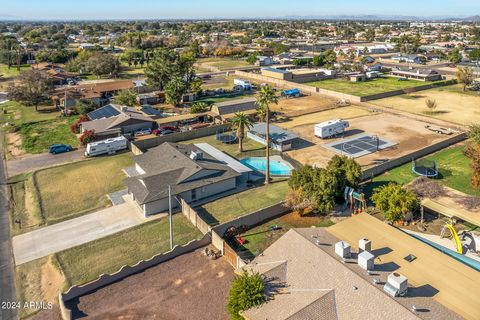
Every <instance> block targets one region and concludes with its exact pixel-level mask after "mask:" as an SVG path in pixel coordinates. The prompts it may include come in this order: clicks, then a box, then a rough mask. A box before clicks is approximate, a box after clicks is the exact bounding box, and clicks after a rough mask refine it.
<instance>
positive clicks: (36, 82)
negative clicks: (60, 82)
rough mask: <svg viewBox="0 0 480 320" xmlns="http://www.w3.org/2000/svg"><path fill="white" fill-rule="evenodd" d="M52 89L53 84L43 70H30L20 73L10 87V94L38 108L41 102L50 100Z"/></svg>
mask: <svg viewBox="0 0 480 320" xmlns="http://www.w3.org/2000/svg"><path fill="white" fill-rule="evenodd" d="M52 90H53V85H52V83H51V82H50V81H49V80H48V78H47V77H46V76H45V74H44V73H43V72H41V71H38V70H28V71H25V72H22V73H20V75H19V76H18V77H17V81H15V82H14V84H12V85H10V86H9V87H8V96H9V97H10V98H11V99H12V100H15V101H19V102H23V103H25V104H26V105H30V106H35V110H38V106H39V105H40V103H42V102H47V101H48V100H49V98H50V93H51V92H52Z"/></svg>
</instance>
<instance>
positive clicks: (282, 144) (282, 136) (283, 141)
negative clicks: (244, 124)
mask: <svg viewBox="0 0 480 320" xmlns="http://www.w3.org/2000/svg"><path fill="white" fill-rule="evenodd" d="M266 130H267V126H266V124H265V122H260V123H255V124H254V125H253V126H252V128H251V129H250V131H248V132H247V137H248V138H250V139H252V140H255V141H257V142H260V143H261V144H263V145H266V144H267V143H266V139H265V138H266ZM269 136H270V147H272V148H273V149H275V150H278V151H282V152H283V151H288V150H290V149H292V148H294V147H295V145H296V144H297V143H298V142H299V140H300V138H299V137H298V136H297V135H296V134H294V133H292V132H290V131H287V130H285V129H282V128H280V127H278V126H276V125H274V124H270V125H269Z"/></svg>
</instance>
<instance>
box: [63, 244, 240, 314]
mask: <svg viewBox="0 0 480 320" xmlns="http://www.w3.org/2000/svg"><path fill="white" fill-rule="evenodd" d="M203 251H204V249H203V248H202V249H199V250H197V251H194V252H191V253H187V254H184V255H181V256H179V257H177V258H175V259H172V260H169V261H167V262H164V263H162V264H160V265H158V266H155V267H153V268H150V269H147V270H146V271H144V272H141V273H138V274H135V275H133V276H130V277H128V278H125V279H123V280H121V281H119V282H116V283H114V284H111V285H109V286H106V287H104V288H101V289H99V290H97V291H95V292H93V293H91V294H89V295H86V296H83V297H80V298H79V301H78V303H74V302H73V301H72V303H71V304H70V303H69V307H72V308H73V310H74V313H73V315H74V317H76V316H80V315H82V314H86V315H88V317H91V318H92V319H166V320H176V319H211V320H217V319H218V320H223V319H228V318H229V317H228V314H227V312H226V304H227V295H228V291H229V289H230V282H231V281H232V279H233V269H232V267H231V266H230V265H229V264H228V262H226V261H225V260H224V259H223V258H220V259H218V260H210V259H208V258H207V257H206V256H205V255H204V254H203Z"/></svg>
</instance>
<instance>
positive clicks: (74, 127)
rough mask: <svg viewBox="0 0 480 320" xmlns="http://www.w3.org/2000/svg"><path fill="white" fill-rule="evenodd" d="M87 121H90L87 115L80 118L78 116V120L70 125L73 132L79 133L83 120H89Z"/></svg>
mask: <svg viewBox="0 0 480 320" xmlns="http://www.w3.org/2000/svg"><path fill="white" fill-rule="evenodd" d="M87 121H90V119H88V117H87V116H81V117H80V118H78V120H77V121H76V122H75V123H74V124H72V125H71V126H70V131H71V132H72V133H73V134H78V133H80V124H81V123H82V122H87Z"/></svg>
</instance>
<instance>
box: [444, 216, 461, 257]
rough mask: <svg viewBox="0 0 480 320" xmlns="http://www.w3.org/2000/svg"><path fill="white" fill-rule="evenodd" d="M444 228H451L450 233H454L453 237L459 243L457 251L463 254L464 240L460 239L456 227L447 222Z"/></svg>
mask: <svg viewBox="0 0 480 320" xmlns="http://www.w3.org/2000/svg"><path fill="white" fill-rule="evenodd" d="M444 228H447V229H448V230H450V233H451V234H452V238H453V241H455V244H456V245H457V252H458V253H460V254H463V250H462V242H461V241H460V238H459V237H458V234H457V231H455V228H454V227H453V226H452V225H451V224H449V223H447V224H446V225H445V226H444Z"/></svg>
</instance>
